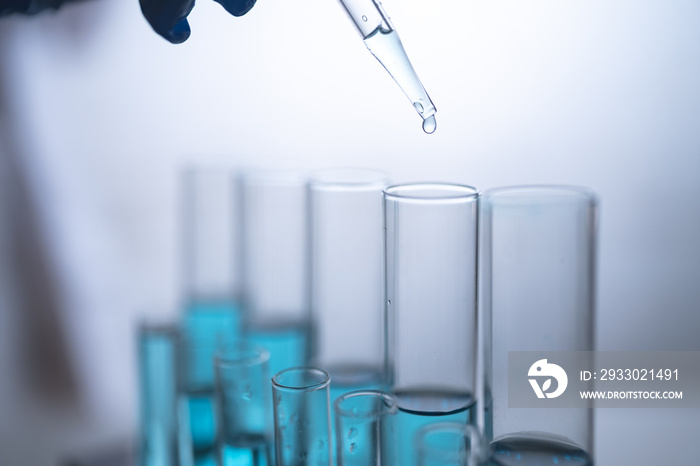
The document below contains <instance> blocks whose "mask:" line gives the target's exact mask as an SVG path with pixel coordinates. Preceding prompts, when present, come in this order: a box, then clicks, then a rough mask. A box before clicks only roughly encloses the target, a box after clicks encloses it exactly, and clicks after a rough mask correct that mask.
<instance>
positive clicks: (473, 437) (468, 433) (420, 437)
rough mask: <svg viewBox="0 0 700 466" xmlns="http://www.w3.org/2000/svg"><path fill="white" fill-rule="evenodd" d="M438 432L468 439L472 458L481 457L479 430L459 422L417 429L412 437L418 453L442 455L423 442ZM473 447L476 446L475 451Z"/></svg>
mask: <svg viewBox="0 0 700 466" xmlns="http://www.w3.org/2000/svg"><path fill="white" fill-rule="evenodd" d="M440 430H446V431H447V430H449V431H452V432H454V433H458V434H461V435H464V436H465V437H468V438H469V441H470V447H471V451H472V455H474V457H478V456H479V455H481V453H482V449H483V445H482V438H481V434H480V433H479V429H477V428H476V427H475V426H473V425H470V424H463V423H461V422H436V423H433V424H428V425H425V426H423V427H421V428H420V429H418V430H417V431H416V433H415V436H414V442H415V444H416V446H417V448H418V451H419V452H421V453H425V454H428V455H431V454H435V453H437V454H440V453H444V452H442V450H441V449H440V448H437V447H434V446H432V445H430V444H429V443H427V442H425V441H424V439H425V438H426V436H427V435H429V434H431V433H435V432H438V431H440ZM474 446H476V450H475V449H474Z"/></svg>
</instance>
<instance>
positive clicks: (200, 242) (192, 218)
mask: <svg viewBox="0 0 700 466" xmlns="http://www.w3.org/2000/svg"><path fill="white" fill-rule="evenodd" d="M237 206H238V202H237V200H236V195H235V191H234V185H233V182H232V172H231V170H230V169H227V168H224V167H191V168H189V169H187V170H185V171H184V172H183V174H182V207H183V211H182V217H181V222H182V231H183V233H184V234H183V251H184V254H183V278H184V290H185V296H184V297H185V313H184V316H183V327H184V329H183V330H184V332H185V334H192V333H197V334H202V335H204V334H208V335H213V334H215V333H219V332H227V333H230V334H233V335H234V336H238V335H239V334H240V331H241V315H240V313H241V311H240V307H239V305H238V302H237V297H238V294H239V293H240V279H239V275H238V272H237V271H238V268H237V267H236V262H237V260H238V258H237V253H238V244H239V243H238V241H239V238H238V234H239V230H240V228H239V225H238V223H239V219H238V212H237Z"/></svg>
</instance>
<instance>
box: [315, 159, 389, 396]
mask: <svg viewBox="0 0 700 466" xmlns="http://www.w3.org/2000/svg"><path fill="white" fill-rule="evenodd" d="M387 184H388V179H387V176H386V174H385V173H384V172H380V171H376V170H367V169H351V168H347V169H329V170H321V171H317V172H314V173H313V174H312V175H311V177H310V179H309V204H310V206H311V207H310V216H311V221H310V225H311V232H310V243H311V312H312V316H313V322H314V336H315V341H316V345H317V348H316V355H315V362H316V364H317V365H318V366H320V367H323V368H324V369H325V370H327V371H328V372H329V373H330V374H331V377H332V380H333V382H332V383H331V402H333V401H334V400H335V399H336V398H337V397H338V396H339V395H340V394H342V393H345V392H348V391H351V390H359V389H380V388H383V386H384V380H383V368H382V364H383V357H384V347H383V344H384V339H383V335H382V321H383V315H382V314H383V313H382V311H383V305H382V293H383V290H382V284H383V264H382V247H383V234H382V190H383V189H384V188H385V187H386V185H387Z"/></svg>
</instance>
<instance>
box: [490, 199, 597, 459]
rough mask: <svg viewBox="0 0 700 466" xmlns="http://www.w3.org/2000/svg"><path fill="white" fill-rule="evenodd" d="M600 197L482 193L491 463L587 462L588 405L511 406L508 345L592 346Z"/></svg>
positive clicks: (535, 347) (539, 348)
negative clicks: (598, 204)
mask: <svg viewBox="0 0 700 466" xmlns="http://www.w3.org/2000/svg"><path fill="white" fill-rule="evenodd" d="M596 204H597V201H596V198H595V196H594V195H593V194H592V193H591V192H590V191H588V190H586V189H581V188H573V187H562V186H525V187H513V188H500V189H494V190H490V191H487V192H486V193H484V195H483V198H482V220H481V228H482V230H481V237H482V238H483V239H482V241H481V247H482V250H481V257H483V260H482V266H483V268H482V273H481V276H482V277H483V280H482V284H481V291H480V293H481V301H482V304H481V306H480V308H481V311H480V313H481V315H482V322H483V325H484V327H483V336H484V357H485V366H484V379H483V383H480V391H481V392H482V395H481V396H482V397H483V398H484V399H485V400H487V402H486V403H484V405H483V406H484V408H485V409H483V410H480V416H479V418H480V419H479V424H480V427H481V428H482V429H483V431H484V432H485V436H486V437H487V439H488V440H489V441H492V444H491V445H492V448H493V450H494V453H493V457H492V461H493V462H494V463H495V464H497V465H503V466H508V465H510V464H523V465H525V464H544V462H547V464H550V463H552V462H554V460H555V459H556V461H559V462H560V464H576V465H590V464H593V410H591V409H588V408H566V409H564V408H551V409H550V408H547V409H542V408H519V409H514V408H508V382H507V381H508V353H509V352H513V351H538V352H542V351H592V350H593V349H594V334H593V331H594V320H593V316H594V284H595V280H594V271H595V231H596V215H597V214H596V211H597V207H596ZM533 362H535V361H533ZM516 456H517V457H519V458H521V459H520V461H519V462H517V463H516V462H514V460H513V458H515V457H516ZM566 458H568V459H566Z"/></svg>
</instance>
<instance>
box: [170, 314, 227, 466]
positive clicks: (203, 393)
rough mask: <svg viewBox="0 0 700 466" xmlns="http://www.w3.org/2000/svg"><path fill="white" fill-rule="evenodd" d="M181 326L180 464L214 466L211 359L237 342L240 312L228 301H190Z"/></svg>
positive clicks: (213, 411)
mask: <svg viewBox="0 0 700 466" xmlns="http://www.w3.org/2000/svg"><path fill="white" fill-rule="evenodd" d="M181 326H182V329H181V331H182V335H183V343H182V345H181V348H180V351H181V355H180V356H179V368H178V371H179V375H178V376H179V379H180V382H179V391H180V394H179V402H178V403H179V404H180V406H179V407H178V410H179V416H180V420H179V422H180V431H179V437H180V438H179V443H180V445H179V448H180V462H181V463H182V465H181V466H189V465H193V466H210V465H211V466H216V464H217V463H216V456H215V448H214V447H215V443H216V411H215V410H216V408H215V404H214V364H213V358H214V354H215V353H216V349H217V348H218V347H219V346H220V345H222V344H226V343H232V342H235V341H237V340H238V339H240V338H241V311H240V308H239V307H238V306H236V304H235V303H233V302H232V301H226V300H199V301H193V302H191V303H190V304H189V306H188V307H187V308H186V309H185V312H184V314H183V316H182V322H181ZM188 427H189V428H188Z"/></svg>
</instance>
